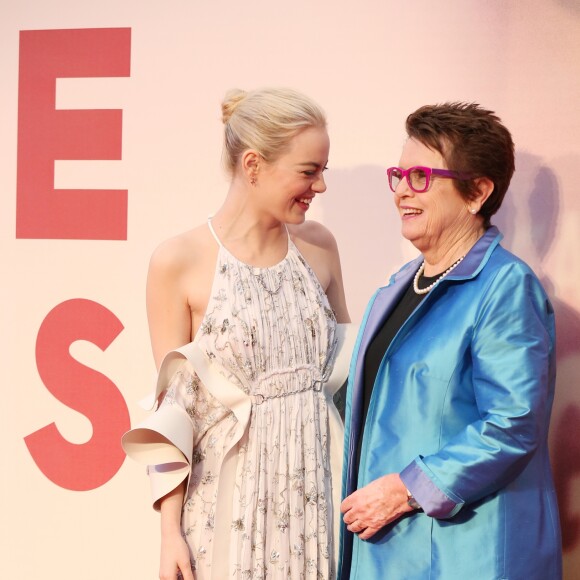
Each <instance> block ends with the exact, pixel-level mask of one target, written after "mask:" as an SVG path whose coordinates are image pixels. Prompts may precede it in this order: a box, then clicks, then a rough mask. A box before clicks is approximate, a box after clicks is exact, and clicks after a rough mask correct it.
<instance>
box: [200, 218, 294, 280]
mask: <svg viewBox="0 0 580 580" xmlns="http://www.w3.org/2000/svg"><path fill="white" fill-rule="evenodd" d="M212 219H213V216H209V217H208V218H207V226H208V227H209V231H210V232H211V235H212V236H213V237H214V239H215V241H216V242H217V244H218V246H219V247H220V248H222V249H223V250H225V251H226V252H227V253H228V254H229V255H230V256H232V258H234V259H235V260H237V261H238V262H240V263H241V264H244V265H246V266H248V268H251V269H252V270H253V271H260V270H270V269H272V268H276V267H277V266H279V265H280V264H282V263H283V262H285V261H286V259H287V258H288V255H289V254H290V248H291V246H293V245H294V243H293V242H292V239H291V238H290V232H289V231H288V226H287V225H286V224H284V228H285V229H286V236H287V239H288V248H287V250H286V253H285V254H284V257H283V258H282V259H281V260H280V261H279V262H276V264H273V265H272V266H253V265H252V264H248V263H247V262H244V261H243V260H240V259H239V258H238V257H236V256H235V255H234V254H233V253H232V252H231V251H230V250H228V248H226V247H225V246H224V245H223V243H222V241H221V240H220V238H219V236H218V235H217V233H216V231H215V229H214V227H213V225H212V223H211V220H212Z"/></svg>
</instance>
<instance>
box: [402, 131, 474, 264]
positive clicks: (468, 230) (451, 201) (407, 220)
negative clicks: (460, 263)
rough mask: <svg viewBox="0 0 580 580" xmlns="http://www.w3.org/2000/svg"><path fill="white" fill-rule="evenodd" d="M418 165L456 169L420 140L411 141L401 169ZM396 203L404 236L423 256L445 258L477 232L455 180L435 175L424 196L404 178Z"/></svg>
mask: <svg viewBox="0 0 580 580" xmlns="http://www.w3.org/2000/svg"><path fill="white" fill-rule="evenodd" d="M416 165H422V166H425V167H431V168H436V169H452V170H453V169H454V168H453V167H450V168H449V167H447V165H446V163H445V159H444V158H443V156H442V155H441V154H440V153H438V152H437V151H434V150H432V149H429V148H428V147H427V146H426V145H423V143H421V142H420V141H417V140H415V139H408V140H407V142H406V143H405V146H404V147H403V152H402V154H401V159H400V161H399V167H401V168H402V169H408V168H409V167H413V166H416ZM394 200H395V205H396V206H397V209H398V210H399V215H400V217H401V221H402V226H401V231H402V234H403V236H404V237H405V238H406V239H407V240H409V241H410V242H411V243H412V244H413V245H414V246H415V247H416V248H417V249H418V250H419V251H420V252H421V253H423V254H425V253H433V254H438V255H443V254H445V253H447V252H448V251H449V250H450V248H453V247H454V246H455V245H457V244H458V243H459V242H460V240H461V239H463V238H465V237H466V236H469V235H470V234H472V233H473V230H474V226H475V223H474V220H473V217H472V216H471V214H470V212H469V211H468V208H467V203H466V201H465V200H464V199H463V197H462V196H461V194H460V193H459V191H458V190H457V188H456V187H455V185H454V183H453V180H452V179H446V178H440V177H436V176H432V178H431V185H430V187H429V189H428V190H427V191H425V192H424V193H415V192H414V191H413V190H411V189H410V188H409V185H408V183H407V180H406V179H403V180H402V181H401V182H400V183H399V185H398V186H397V189H396V192H395V194H394Z"/></svg>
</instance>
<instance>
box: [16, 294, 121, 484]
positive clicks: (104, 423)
mask: <svg viewBox="0 0 580 580" xmlns="http://www.w3.org/2000/svg"><path fill="white" fill-rule="evenodd" d="M122 330H123V325H122V324H121V322H120V321H119V319H118V318H117V317H116V316H115V315H114V314H113V313H112V312H111V311H109V310H107V309H106V308H105V307H104V306H101V305H100V304H98V303H96V302H93V301H90V300H84V299H74V300H68V301H66V302H63V303H61V304H59V305H58V306H56V307H55V308H54V309H53V310H52V311H51V312H49V313H48V315H47V316H46V318H45V319H44V321H43V323H42V325H41V327H40V330H39V332H38V339H37V342H36V362H37V365H38V371H39V373H40V376H41V378H42V380H43V382H44V384H45V385H46V388H47V389H48V390H49V391H50V392H51V393H52V394H53V395H54V396H55V397H56V398H57V399H59V400H60V401H61V402H62V403H64V404H65V405H67V406H69V407H71V408H72V409H75V410H76V411H79V412H80V413H82V414H83V415H85V416H86V417H87V418H89V419H90V421H91V423H92V426H93V436H92V437H91V439H90V440H89V441H87V442H86V443H83V444H74V443H70V442H69V441H67V440H66V439H64V438H63V437H62V435H61V434H60V432H59V431H58V428H57V427H56V425H55V424H54V423H51V424H50V425H47V426H45V427H43V428H42V429H40V430H38V431H36V432H34V433H32V434H31V435H28V436H27V437H25V441H26V445H27V447H28V450H29V451H30V454H31V455H32V458H33V459H34V461H35V462H36V464H37V465H38V467H39V469H40V470H41V471H42V473H44V475H46V477H48V478H49V479H50V480H51V481H53V482H54V483H56V484H57V485H59V486H61V487H64V488H66V489H71V490H75V491H86V490H89V489H95V488H97V487H99V486H101V485H103V484H104V483H106V482H107V481H109V479H111V478H112V477H113V476H114V475H115V473H117V471H118V470H119V468H120V467H121V465H122V463H123V460H124V458H125V455H124V453H123V450H122V449H121V445H120V440H121V436H122V434H123V433H124V432H125V431H127V430H128V429H129V428H130V417H129V411H128V409H127V405H126V403H125V400H124V399H123V396H122V395H121V393H120V392H119V390H118V389H117V387H116V386H115V385H114V384H113V383H112V382H111V381H110V380H109V379H108V378H107V377H105V376H104V375H103V374H101V373H99V372H97V371H95V370H93V369H91V368H88V367H86V366H84V365H82V364H80V363H79V362H77V361H76V360H75V359H73V358H72V357H71V355H70V354H69V347H70V345H71V344H72V343H73V342H75V341H77V340H88V341H90V342H92V343H94V344H96V345H97V346H98V347H99V348H100V349H101V350H106V349H107V348H108V346H109V345H110V344H111V343H112V342H113V340H114V339H115V338H116V337H117V336H118V335H119V333H120V332H121V331H122Z"/></svg>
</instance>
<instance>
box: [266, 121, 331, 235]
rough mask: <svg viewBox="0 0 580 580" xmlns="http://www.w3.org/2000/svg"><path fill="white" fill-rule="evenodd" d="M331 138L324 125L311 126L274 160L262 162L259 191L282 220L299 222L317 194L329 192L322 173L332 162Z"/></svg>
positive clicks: (294, 138) (293, 139)
mask: <svg viewBox="0 0 580 580" xmlns="http://www.w3.org/2000/svg"><path fill="white" fill-rule="evenodd" d="M329 148H330V141H329V139H328V133H327V131H326V129H325V128H323V127H309V128H308V129H304V130H303V131H301V132H300V133H298V134H297V135H296V136H295V137H293V138H292V140H291V141H290V144H289V147H288V149H287V150H286V151H285V152H284V153H283V154H282V155H281V156H280V157H278V159H276V160H275V161H273V162H272V163H267V162H265V161H262V163H261V164H260V167H259V171H258V174H257V187H256V194H257V195H259V199H260V201H261V202H262V203H263V204H264V207H267V208H268V210H269V211H270V212H271V213H272V214H273V215H274V216H275V217H276V218H277V219H279V220H280V221H282V222H285V223H293V224H299V223H302V222H303V221H304V220H305V219H306V212H307V211H308V208H309V207H310V204H311V202H312V200H313V199H314V197H315V196H316V194H318V193H323V192H324V191H326V184H325V182H324V177H323V175H322V173H323V171H324V170H325V169H326V164H327V163H328V152H329Z"/></svg>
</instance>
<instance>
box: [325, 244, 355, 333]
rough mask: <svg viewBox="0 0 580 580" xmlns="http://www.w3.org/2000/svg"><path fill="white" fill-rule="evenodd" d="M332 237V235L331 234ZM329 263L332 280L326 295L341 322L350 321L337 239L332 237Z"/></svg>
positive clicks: (338, 320)
mask: <svg viewBox="0 0 580 580" xmlns="http://www.w3.org/2000/svg"><path fill="white" fill-rule="evenodd" d="M331 237H332V236H331ZM329 246H330V247H329V250H328V251H329V255H330V256H329V257H330V260H329V264H330V274H331V275H330V282H329V284H328V287H327V288H326V295H327V296H328V301H329V302H330V306H331V307H332V309H333V310H334V313H335V315H336V320H337V322H339V323H342V322H350V315H349V313H348V308H347V306H346V296H345V294H344V283H343V281H342V268H341V265H340V256H339V254H338V246H337V244H336V240H335V239H334V237H332V240H331V244H329Z"/></svg>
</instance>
